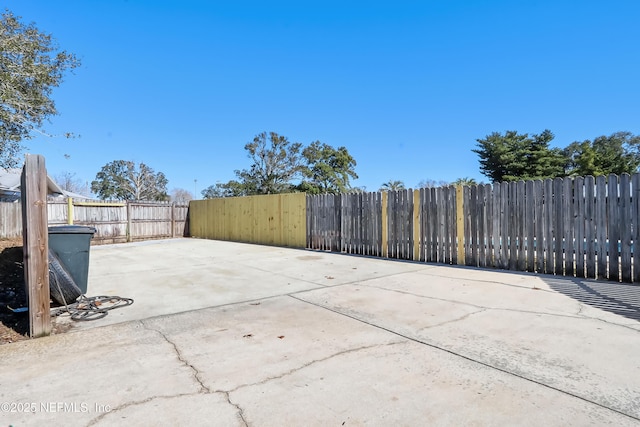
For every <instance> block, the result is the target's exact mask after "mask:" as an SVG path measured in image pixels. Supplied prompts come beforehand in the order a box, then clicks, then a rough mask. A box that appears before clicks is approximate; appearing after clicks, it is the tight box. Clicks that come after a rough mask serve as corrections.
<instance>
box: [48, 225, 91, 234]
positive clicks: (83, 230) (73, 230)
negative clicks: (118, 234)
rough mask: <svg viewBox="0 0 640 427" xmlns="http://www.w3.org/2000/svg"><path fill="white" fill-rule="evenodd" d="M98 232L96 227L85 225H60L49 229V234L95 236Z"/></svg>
mask: <svg viewBox="0 0 640 427" xmlns="http://www.w3.org/2000/svg"><path fill="white" fill-rule="evenodd" d="M96 231H97V230H96V229H95V228H94V227H88V226H85V225H59V226H54V227H49V234H95V233H96Z"/></svg>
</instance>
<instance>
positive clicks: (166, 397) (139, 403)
mask: <svg viewBox="0 0 640 427" xmlns="http://www.w3.org/2000/svg"><path fill="white" fill-rule="evenodd" d="M198 394H200V392H197V393H180V394H173V395H169V396H151V397H147V398H146V399H143V400H136V401H133V402H127V403H123V404H122V405H119V406H116V407H115V408H111V410H110V411H109V412H105V413H102V414H100V415H99V416H97V417H96V418H94V419H92V420H91V421H89V423H88V424H87V427H90V426H92V425H95V424H97V423H98V422H100V421H101V420H102V419H103V418H104V417H107V416H109V415H111V414H114V413H116V412H119V411H122V410H123V409H126V408H129V407H131V406H137V405H142V404H145V403H148V402H151V401H153V400H156V399H174V398H176V397H185V396H196V395H198Z"/></svg>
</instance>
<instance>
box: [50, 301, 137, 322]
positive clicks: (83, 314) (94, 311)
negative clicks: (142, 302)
mask: <svg viewBox="0 0 640 427" xmlns="http://www.w3.org/2000/svg"><path fill="white" fill-rule="evenodd" d="M131 304H133V299H132V298H122V297H118V296H105V295H100V296H96V297H87V296H85V295H81V296H80V297H79V298H78V299H77V300H76V302H74V303H71V304H65V306H64V307H59V308H56V309H53V310H51V316H52V317H57V316H60V315H63V314H65V313H67V314H69V316H70V317H71V320H75V321H81V320H82V321H88V320H98V319H102V318H103V317H105V316H106V315H107V314H109V311H110V310H114V309H116V308H120V307H126V306H128V305H131Z"/></svg>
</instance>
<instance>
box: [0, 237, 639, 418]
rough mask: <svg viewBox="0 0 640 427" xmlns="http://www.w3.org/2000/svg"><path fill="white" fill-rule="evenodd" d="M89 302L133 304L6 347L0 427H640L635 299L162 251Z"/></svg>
mask: <svg viewBox="0 0 640 427" xmlns="http://www.w3.org/2000/svg"><path fill="white" fill-rule="evenodd" d="M88 294H89V295H119V296H122V297H129V298H133V299H134V300H135V303H134V304H133V305H131V306H129V307H124V308H121V309H117V310H113V311H112V312H110V314H109V315H108V316H107V317H105V318H104V319H100V320H96V321H93V322H73V325H72V326H71V330H70V331H68V332H67V333H64V334H60V335H54V336H51V337H47V338H41V339H37V340H31V341H26V342H17V343H13V344H9V345H4V346H0V358H1V359H2V361H3V363H2V366H1V367H0V402H1V403H2V406H1V407H0V420H2V423H3V424H5V425H13V426H23V425H34V426H36V425H44V424H45V423H46V424H51V423H53V422H55V424H56V425H69V426H110V425H123V424H127V425H135V426H137V425H149V426H152V425H153V426H157V425H166V426H175V425H219V426H244V425H249V426H283V425H287V426H289V425H290V426H315V425H318V426H325V425H335V426H342V425H344V426H357V425H372V426H378V425H385V426H386V425H402V426H417V425H452V426H460V425H477V426H484V425H493V426H496V425H532V426H533V425H535V426H538V425H547V426H567V425H575V426H585V425H594V426H596V425H597V426H600V425H616V426H622V425H640V357H638V356H639V355H640V322H639V321H638V318H639V317H640V309H639V307H640V287H638V286H630V285H618V284H611V283H610V284H607V283H602V282H590V281H580V280H575V279H564V278H557V277H554V276H537V275H533V274H514V273H509V272H503V271H492V270H479V269H473V268H461V267H455V266H443V265H436V264H424V263H413V262H399V261H389V260H380V259H373V258H365V257H356V256H346V255H341V254H334V253H325V252H313V251H304V250H296V249H287V248H278V247H267V246H258V245H248V244H240V243H231V242H221V241H207V240H197V239H173V240H164V241H152V242H142V243H136V244H122V245H107V246H95V247H92V249H91V261H90V275H89V288H88ZM62 321H64V322H70V320H68V319H67V320H62Z"/></svg>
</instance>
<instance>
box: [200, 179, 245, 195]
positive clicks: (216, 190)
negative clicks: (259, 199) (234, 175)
mask: <svg viewBox="0 0 640 427" xmlns="http://www.w3.org/2000/svg"><path fill="white" fill-rule="evenodd" d="M200 194H202V197H203V198H204V199H215V198H218V197H240V196H250V195H253V194H257V193H256V192H255V189H254V188H249V186H248V185H245V184H244V183H242V182H240V181H236V180H233V179H232V180H231V181H229V182H225V183H216V184H214V185H210V186H209V187H207V188H205V189H204V190H202V192H201V193H200Z"/></svg>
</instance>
